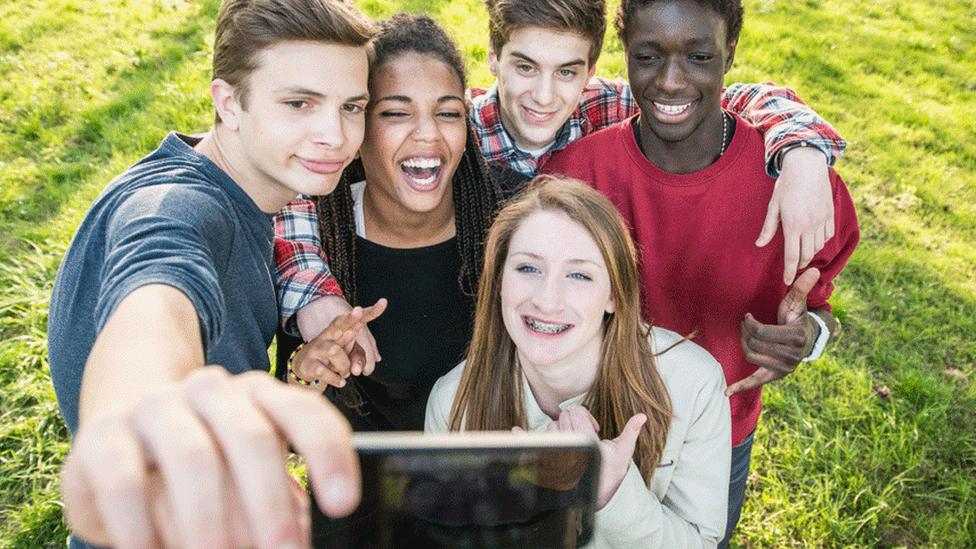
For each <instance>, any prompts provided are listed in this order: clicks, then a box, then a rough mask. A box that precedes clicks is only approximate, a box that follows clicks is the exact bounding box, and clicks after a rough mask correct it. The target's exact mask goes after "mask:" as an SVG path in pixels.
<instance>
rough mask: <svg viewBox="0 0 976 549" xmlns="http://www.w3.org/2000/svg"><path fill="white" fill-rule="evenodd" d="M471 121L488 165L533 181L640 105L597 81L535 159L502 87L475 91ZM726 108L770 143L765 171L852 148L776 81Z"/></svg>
mask: <svg viewBox="0 0 976 549" xmlns="http://www.w3.org/2000/svg"><path fill="white" fill-rule="evenodd" d="M471 98H472V105H473V108H472V109H471V122H472V125H473V126H474V128H475V132H476V134H477V135H478V139H479V141H480V145H481V154H482V155H483V156H484V157H485V160H487V161H488V162H497V163H503V164H508V166H509V167H510V168H512V169H513V170H515V171H517V172H519V173H521V174H523V175H525V176H528V177H532V176H534V175H535V174H536V172H538V171H539V167H540V166H542V165H543V164H545V163H546V161H547V160H549V157H550V156H552V154H553V153H555V152H556V151H559V150H562V149H564V148H566V146H567V145H569V144H570V143H572V142H573V141H576V140H577V139H579V138H581V137H583V136H586V135H589V134H591V133H593V132H595V131H597V130H602V129H603V128H606V127H608V126H612V125H614V124H616V123H618V122H621V121H623V120H626V119H627V118H630V117H631V116H633V115H634V114H637V111H638V106H637V101H636V100H634V96H633V94H632V93H631V91H630V86H629V85H628V84H627V83H626V82H624V81H623V80H620V79H617V80H608V79H606V78H599V77H595V78H592V79H591V80H590V82H589V83H588V84H587V85H586V87H585V88H583V94H582V96H581V97H580V101H579V105H578V106H577V107H576V110H575V111H573V114H572V116H570V118H569V120H567V121H566V123H565V124H563V126H562V128H560V129H559V131H558V132H556V139H555V142H554V143H553V145H552V147H550V148H549V149H548V150H547V151H546V152H545V153H543V154H542V155H541V156H539V157H535V156H533V155H532V154H529V153H527V152H525V151H523V150H521V149H519V148H518V147H516V146H515V141H514V140H513V139H512V136H511V135H510V134H509V133H508V132H507V131H505V127H504V126H503V125H502V117H501V106H500V105H499V104H498V89H497V87H494V86H493V87H491V88H488V89H481V88H472V89H471ZM722 107H723V108H725V109H726V110H729V111H732V112H735V113H737V114H739V115H740V116H742V117H743V118H744V119H746V120H747V121H748V122H749V123H750V124H752V125H753V126H756V127H757V128H758V129H759V131H760V132H761V133H762V134H763V135H764V136H765V140H766V170H767V172H768V173H769V175H770V176H771V177H777V176H778V175H779V162H778V159H779V158H780V157H781V155H780V153H781V152H783V151H784V150H787V149H789V148H793V147H795V146H808V147H815V148H816V149H818V150H820V151H821V152H823V153H824V155H825V156H826V157H827V158H828V159H829V163H830V165H833V164H834V162H835V161H836V160H837V159H838V158H840V156H841V155H842V154H843V153H844V148H845V147H846V146H847V144H846V143H845V142H844V139H843V138H841V136H840V135H838V134H837V132H836V131H834V128H832V127H831V126H830V124H828V123H827V121H826V120H824V119H822V118H820V117H819V116H818V115H817V113H815V112H814V111H813V110H811V109H810V108H809V107H807V106H806V104H805V103H804V102H803V101H802V100H801V99H800V98H799V96H797V95H796V92H794V91H793V90H791V89H789V88H781V87H778V86H775V85H773V84H771V83H765V84H733V85H732V86H729V87H728V88H726V89H725V93H724V94H723V95H722Z"/></svg>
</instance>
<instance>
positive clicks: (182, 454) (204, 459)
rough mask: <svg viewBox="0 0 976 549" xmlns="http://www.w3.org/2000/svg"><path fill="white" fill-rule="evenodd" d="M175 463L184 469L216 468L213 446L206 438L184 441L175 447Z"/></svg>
mask: <svg viewBox="0 0 976 549" xmlns="http://www.w3.org/2000/svg"><path fill="white" fill-rule="evenodd" d="M172 455H173V459H172V461H173V463H174V464H175V465H176V466H177V467H180V468H183V469H210V468H214V469H216V466H217V457H216V455H215V453H214V449H213V446H212V445H211V444H210V443H209V442H207V441H204V440H193V441H189V440H188V441H184V443H183V444H181V445H179V446H177V447H176V448H174V449H173V454H172Z"/></svg>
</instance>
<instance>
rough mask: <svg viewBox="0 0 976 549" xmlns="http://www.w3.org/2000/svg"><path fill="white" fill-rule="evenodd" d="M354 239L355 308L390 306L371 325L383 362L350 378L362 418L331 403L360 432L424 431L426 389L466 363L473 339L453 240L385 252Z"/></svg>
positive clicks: (471, 304)
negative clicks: (359, 400)
mask: <svg viewBox="0 0 976 549" xmlns="http://www.w3.org/2000/svg"><path fill="white" fill-rule="evenodd" d="M357 239H358V241H357V246H356V248H357V252H356V261H357V264H356V272H357V277H358V279H357V282H356V287H357V295H356V302H357V303H375V302H376V300H377V299H379V298H381V297H385V298H387V299H388V300H389V306H388V307H387V309H386V312H385V313H383V315H382V316H380V317H379V318H378V319H376V320H374V321H373V322H371V323H370V325H369V326H370V330H371V331H372V333H373V337H375V338H376V344H377V346H378V347H379V351H380V354H381V355H382V356H383V360H382V361H381V362H379V363H378V364H377V365H376V371H374V372H373V374H372V375H371V376H369V377H350V378H349V379H350V380H353V384H355V387H356V388H357V389H358V390H359V391H361V393H362V396H363V397H364V399H365V400H366V401H367V404H365V405H364V406H363V407H362V408H361V410H362V411H364V412H366V413H368V415H367V416H365V417H364V416H362V415H361V414H360V413H359V412H358V411H357V410H354V409H350V408H349V407H348V406H344V405H343V402H344V400H345V399H335V400H337V401H338V404H339V405H340V409H342V410H343V412H344V413H345V414H346V416H347V418H348V419H349V420H350V423H352V425H353V427H354V428H355V429H357V430H369V429H382V430H389V429H394V430H423V428H424V412H425V409H426V406H427V396H428V395H429V394H430V389H431V387H433V385H434V382H435V381H437V379H438V378H439V377H440V376H442V375H444V374H446V373H447V372H448V371H449V370H450V369H451V368H453V367H454V366H456V365H457V364H458V363H459V362H460V361H461V360H463V359H464V355H465V354H466V352H467V345H468V341H469V340H470V339H471V325H472V322H473V319H474V296H466V295H464V293H463V292H462V291H461V287H460V285H459V284H458V272H459V271H460V268H461V258H460V255H459V254H458V249H457V241H456V239H455V238H451V239H450V240H447V241H445V242H441V243H440V244H435V245H433V246H425V247H422V248H388V247H386V246H382V245H380V244H376V243H374V242H370V241H368V240H365V239H363V238H361V237H357ZM347 388H348V386H347ZM347 388H343V389H340V390H339V391H337V392H338V393H340V394H341V393H343V392H346V391H347V390H348V389H347Z"/></svg>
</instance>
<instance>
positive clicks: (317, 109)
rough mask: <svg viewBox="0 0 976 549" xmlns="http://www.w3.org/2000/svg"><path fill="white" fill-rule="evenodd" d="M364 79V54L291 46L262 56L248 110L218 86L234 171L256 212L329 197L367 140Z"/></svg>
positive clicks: (250, 84) (246, 104)
mask: <svg viewBox="0 0 976 549" xmlns="http://www.w3.org/2000/svg"><path fill="white" fill-rule="evenodd" d="M367 73H368V65H367V56H366V50H365V49H364V48H360V47H351V46H339V45H335V44H327V43H321V42H294V41H292V42H280V43H278V44H276V45H275V46H273V47H270V48H268V49H266V50H263V51H262V52H261V53H260V54H259V55H258V67H257V68H256V69H255V70H254V71H253V72H252V73H251V74H250V75H249V76H248V90H249V91H248V93H247V96H246V101H245V102H244V103H243V104H242V103H241V101H240V99H241V98H240V97H238V96H237V94H234V93H232V91H227V90H228V89H229V90H232V88H229V85H228V84H226V82H223V81H219V80H218V81H215V82H214V84H213V86H214V89H215V93H214V97H215V101H217V102H220V103H221V104H220V105H217V106H218V110H219V111H220V112H221V119H222V122H220V125H221V126H223V128H224V129H227V130H230V131H231V133H232V135H233V136H234V137H233V139H234V144H233V148H234V151H233V153H232V155H233V156H232V157H229V158H228V162H229V163H230V164H231V165H230V171H231V172H232V176H233V177H234V179H235V180H236V181H237V182H238V184H240V185H241V187H242V188H244V190H245V192H247V193H248V194H249V195H251V197H252V198H254V199H255V202H256V203H257V204H258V206H260V207H262V209H265V211H276V210H277V209H278V208H280V207H281V206H283V205H284V203H285V202H288V201H289V200H291V199H293V198H294V197H295V196H296V195H298V194H308V195H323V194H328V193H330V192H332V190H333V189H334V188H335V186H336V184H337V183H338V181H339V176H340V175H341V173H342V169H343V168H344V167H345V166H346V165H347V164H349V162H350V161H352V159H353V158H354V157H355V154H356V150H357V149H358V148H359V145H360V143H362V140H363V132H364V128H365V114H364V110H365V107H366V101H367V99H368V93H367V86H366V79H367ZM222 89H223V90H225V91H224V92H221V91H220V90H222ZM278 202H280V205H279V206H278V207H277V208H275V207H274V206H273V204H276V203H278ZM268 208H270V210H269V209H268Z"/></svg>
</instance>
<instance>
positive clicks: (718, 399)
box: [424, 328, 732, 549]
mask: <svg viewBox="0 0 976 549" xmlns="http://www.w3.org/2000/svg"><path fill="white" fill-rule="evenodd" d="M680 339H681V337H680V336H679V335H678V334H676V333H674V332H672V331H669V330H665V329H663V328H654V330H653V340H652V345H653V346H654V350H655V352H659V350H662V349H666V348H668V346H670V345H672V344H674V343H676V342H677V341H680ZM656 358H657V365H658V370H659V371H660V372H661V376H662V377H663V379H664V383H665V384H666V385H667V387H668V391H669V393H670V395H671V406H672V409H673V413H674V419H673V420H672V421H671V429H670V430H669V431H668V439H667V443H666V445H665V447H664V454H663V456H662V458H661V463H660V464H659V465H658V466H657V470H656V471H655V472H654V476H653V478H652V479H651V485H650V488H648V486H647V485H646V484H644V480H643V478H641V475H640V470H639V469H638V468H637V465H636V464H634V463H633V462H631V464H630V468H629V469H628V470H627V474H626V476H625V477H624V480H623V482H621V483H620V487H619V488H617V492H616V493H615V494H614V496H613V498H612V499H611V500H610V502H609V503H607V505H606V506H605V507H604V508H603V509H600V510H599V511H597V513H596V525H595V528H594V532H593V539H592V541H591V542H590V543H589V544H587V545H586V547H587V548H594V549H595V548H599V549H604V548H607V549H609V548H614V549H624V548H630V547H633V548H638V547H640V548H648V547H664V548H669V549H670V548H679V547H680V548H692V547H715V546H716V545H717V544H718V542H719V541H720V540H721V539H722V536H724V535H725V521H726V514H727V512H728V509H727V508H728V499H729V498H728V492H729V463H730V459H731V451H732V448H731V441H732V424H731V418H730V415H729V400H728V398H726V396H725V395H724V391H725V376H724V375H723V374H722V368H721V366H719V364H718V362H716V361H715V359H714V358H712V355H710V354H709V353H708V351H706V350H705V349H703V348H701V347H700V346H698V345H696V344H695V343H693V342H691V341H685V342H684V343H681V344H679V345H678V346H676V347H675V348H673V349H671V350H670V351H668V352H666V353H664V354H662V355H659V356H657V357H656ZM463 370H464V363H463V362H462V363H461V364H459V365H457V366H456V367H455V368H454V369H453V370H451V371H450V372H448V373H447V374H446V375H444V376H443V377H441V378H440V379H439V380H437V383H435V384H434V388H433V390H432V391H431V393H430V399H429V400H428V401H427V417H426V420H425V424H424V430H425V431H427V432H432V433H441V432H445V431H447V430H448V424H449V420H450V414H451V403H452V402H453V401H454V394H455V392H457V388H458V384H459V383H460V381H461V373H462V371H463ZM523 384H524V387H523V391H522V392H523V394H524V395H525V403H524V405H525V413H526V415H527V416H528V417H527V419H528V427H529V430H530V431H544V430H546V427H547V426H548V425H549V424H550V423H551V422H552V419H551V418H549V416H547V415H546V414H545V413H544V412H543V411H542V409H540V408H539V405H538V403H537V402H536V401H535V398H534V397H533V396H532V391H531V390H530V389H529V385H528V382H527V381H526V380H525V378H524V376H523ZM585 396H586V395H585V394H584V395H579V396H577V397H574V398H571V399H569V400H567V401H565V402H563V403H561V404H560V405H559V407H560V408H561V409H564V410H565V409H566V408H568V407H570V406H573V405H575V404H579V403H581V402H582V401H583V399H584V398H585Z"/></svg>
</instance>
